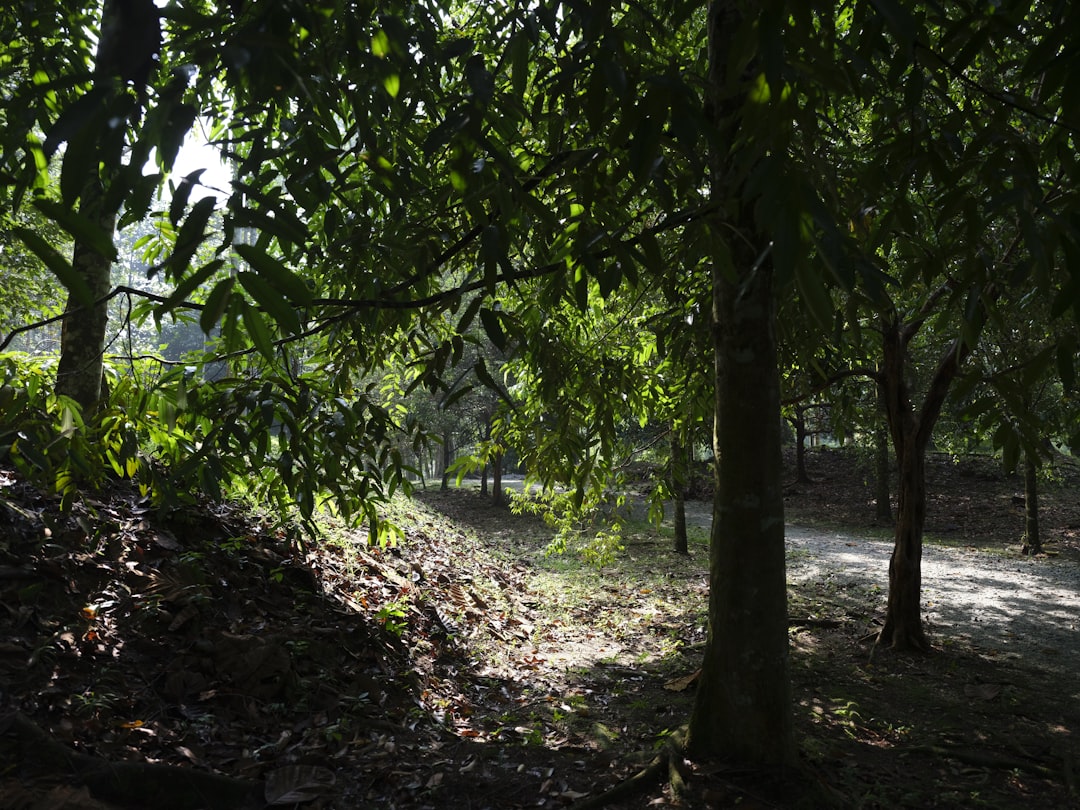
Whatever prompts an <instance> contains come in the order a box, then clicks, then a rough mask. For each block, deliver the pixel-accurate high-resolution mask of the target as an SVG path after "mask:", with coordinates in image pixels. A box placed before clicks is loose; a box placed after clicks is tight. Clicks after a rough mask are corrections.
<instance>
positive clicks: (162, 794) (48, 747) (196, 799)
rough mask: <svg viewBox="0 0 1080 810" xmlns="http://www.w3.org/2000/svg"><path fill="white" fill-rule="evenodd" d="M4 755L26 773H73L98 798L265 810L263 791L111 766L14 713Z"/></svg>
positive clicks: (183, 771) (202, 775)
mask: <svg viewBox="0 0 1080 810" xmlns="http://www.w3.org/2000/svg"><path fill="white" fill-rule="evenodd" d="M0 752H3V759H4V761H6V762H21V765H22V768H23V770H24V771H33V772H34V773H35V774H36V773H39V772H43V773H48V774H52V775H56V774H62V773H68V774H70V775H71V776H72V778H73V779H74V780H77V781H79V782H81V783H82V784H84V785H86V786H87V787H88V788H89V790H90V792H91V794H93V796H94V797H95V798H97V799H103V800H106V801H114V802H118V803H121V804H126V805H129V806H139V807H153V808H155V810H195V809H196V808H211V810H234V809H235V810H243V808H247V807H251V808H256V807H262V806H263V805H264V804H265V802H264V800H263V798H262V793H263V790H262V786H261V785H260V784H257V783H254V782H248V781H245V780H242V779H233V778H231V777H228V776H222V775H220V774H214V773H208V772H205V771H197V770H194V769H192V768H182V767H177V766H173V765H161V764H156V763H146V762H109V761H107V760H104V759H100V758H98V757H94V756H90V755H89V754H80V753H78V752H77V751H72V750H71V749H70V748H68V747H67V746H66V745H64V744H62V743H60V742H57V741H56V740H54V739H53V738H52V737H50V736H49V735H48V734H47V733H45V732H44V731H43V730H42V729H40V728H38V727H37V726H36V725H35V724H34V723H33V722H31V721H30V720H29V719H28V718H26V717H24V716H23V715H21V714H18V713H14V714H10V715H8V716H6V717H3V718H0Z"/></svg>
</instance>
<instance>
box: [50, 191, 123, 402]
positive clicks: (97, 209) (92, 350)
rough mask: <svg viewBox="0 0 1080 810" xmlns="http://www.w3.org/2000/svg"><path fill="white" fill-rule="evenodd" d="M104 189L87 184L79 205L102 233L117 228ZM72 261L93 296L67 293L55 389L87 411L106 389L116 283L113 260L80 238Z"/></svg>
mask: <svg viewBox="0 0 1080 810" xmlns="http://www.w3.org/2000/svg"><path fill="white" fill-rule="evenodd" d="M103 195H104V191H103V189H102V186H101V183H100V181H99V180H97V179H95V180H93V181H91V182H90V183H89V184H88V185H87V189H86V191H85V192H84V194H83V198H82V203H81V205H80V209H81V212H82V213H83V214H84V215H86V216H87V217H89V218H91V219H92V220H93V221H94V222H95V223H96V224H97V225H98V226H99V227H100V228H101V230H102V231H103V232H104V233H107V234H110V235H112V234H113V233H114V232H115V230H116V214H115V212H107V211H104V210H103V201H102V197H103ZM72 266H73V267H74V269H75V271H76V272H77V273H79V275H81V276H82V277H83V279H84V280H85V281H86V284H87V286H88V287H89V288H90V292H91V294H92V295H93V298H94V301H96V302H97V303H96V304H94V306H93V307H90V308H87V307H86V306H84V305H83V303H82V301H80V300H79V299H78V298H76V297H75V296H74V295H72V294H70V293H69V294H68V298H67V304H66V306H65V308H64V319H63V325H62V328H61V331H60V361H59V363H58V364H57V368H56V389H55V390H56V393H57V394H59V395H62V396H67V397H71V399H73V400H75V402H77V403H78V404H79V407H80V408H81V409H82V412H83V414H84V415H85V416H87V417H89V416H91V415H92V414H93V413H94V411H95V410H97V408H98V406H99V404H100V402H101V399H102V392H103V380H104V371H105V331H106V328H107V326H108V322H109V313H108V304H107V303H106V301H105V297H106V296H107V295H108V294H109V290H110V289H111V287H112V261H111V260H110V259H109V257H108V256H103V255H102V254H101V253H99V252H97V251H96V250H94V249H93V248H92V247H90V246H89V245H87V244H86V242H84V241H79V240H77V241H76V242H75V247H74V249H73V252H72Z"/></svg>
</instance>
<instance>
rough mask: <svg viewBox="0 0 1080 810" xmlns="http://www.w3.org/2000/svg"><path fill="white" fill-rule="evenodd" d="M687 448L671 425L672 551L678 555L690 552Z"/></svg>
mask: <svg viewBox="0 0 1080 810" xmlns="http://www.w3.org/2000/svg"><path fill="white" fill-rule="evenodd" d="M687 466H688V465H687V458H686V448H685V447H684V446H683V443H682V441H681V440H680V438H679V431H678V428H677V427H676V425H675V424H674V423H672V425H671V493H672V498H673V500H674V504H673V511H674V515H673V516H672V520H673V523H674V538H673V541H672V550H673V551H674V552H675V553H676V554H688V553H689V551H690V547H689V543H688V541H687V536H686V476H687Z"/></svg>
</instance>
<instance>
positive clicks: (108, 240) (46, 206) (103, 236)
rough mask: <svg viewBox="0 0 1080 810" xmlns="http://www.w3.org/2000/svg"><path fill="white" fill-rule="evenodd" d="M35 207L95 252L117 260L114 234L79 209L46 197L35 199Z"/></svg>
mask: <svg viewBox="0 0 1080 810" xmlns="http://www.w3.org/2000/svg"><path fill="white" fill-rule="evenodd" d="M34 207H35V208H37V209H38V210H39V211H41V213H43V214H44V215H45V216H47V217H48V218H49V219H51V220H52V221H53V222H55V223H56V224H57V225H59V226H60V227H61V228H63V229H64V230H65V231H67V232H68V233H69V234H71V237H72V238H73V239H74V240H75V241H76V242H81V243H83V244H84V245H87V246H88V247H90V248H91V249H92V250H93V251H94V252H95V253H98V254H100V255H102V256H105V257H106V258H108V260H109V261H110V262H114V261H116V257H117V252H116V246H115V245H114V244H113V234H112V233H111V232H110V231H107V230H105V229H104V228H102V227H101V225H100V224H98V223H97V222H95V221H94V220H92V219H90V218H89V217H87V216H85V215H84V214H81V213H79V212H78V211H73V210H72V209H70V208H68V207H67V206H65V205H63V204H62V203H59V202H56V201H55V200H49V199H46V198H44V197H41V198H38V199H36V200H34Z"/></svg>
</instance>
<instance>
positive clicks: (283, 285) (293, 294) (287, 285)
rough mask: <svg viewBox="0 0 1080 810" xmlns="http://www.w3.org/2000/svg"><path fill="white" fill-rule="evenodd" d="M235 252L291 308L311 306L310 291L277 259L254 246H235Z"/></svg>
mask: <svg viewBox="0 0 1080 810" xmlns="http://www.w3.org/2000/svg"><path fill="white" fill-rule="evenodd" d="M235 248H236V252H237V253H238V254H240V258H242V259H243V260H244V261H245V262H247V263H248V264H249V265H250V266H251V268H252V269H253V270H254V271H255V272H257V273H258V274H259V275H260V276H261V277H262V278H263V279H264V280H266V281H267V282H268V283H269V284H270V285H271V286H273V287H274V289H276V290H277V291H278V292H280V293H281V294H282V295H284V296H285V297H286V298H288V299H289V302H290V303H291V304H292V305H293V306H297V307H307V306H311V302H312V299H313V296H312V294H311V289H310V288H309V287H308V285H307V284H305V283H304V281H303V279H301V278H300V277H299V276H297V275H296V274H295V273H293V272H292V271H291V270H289V269H288V268H287V267H286V266H285V265H284V264H282V263H281V262H280V261H279V260H278V259H277V258H275V257H274V256H271V255H270V254H269V253H267V252H266V251H264V250H262V249H261V248H259V247H256V246H254V245H236V246H235Z"/></svg>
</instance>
